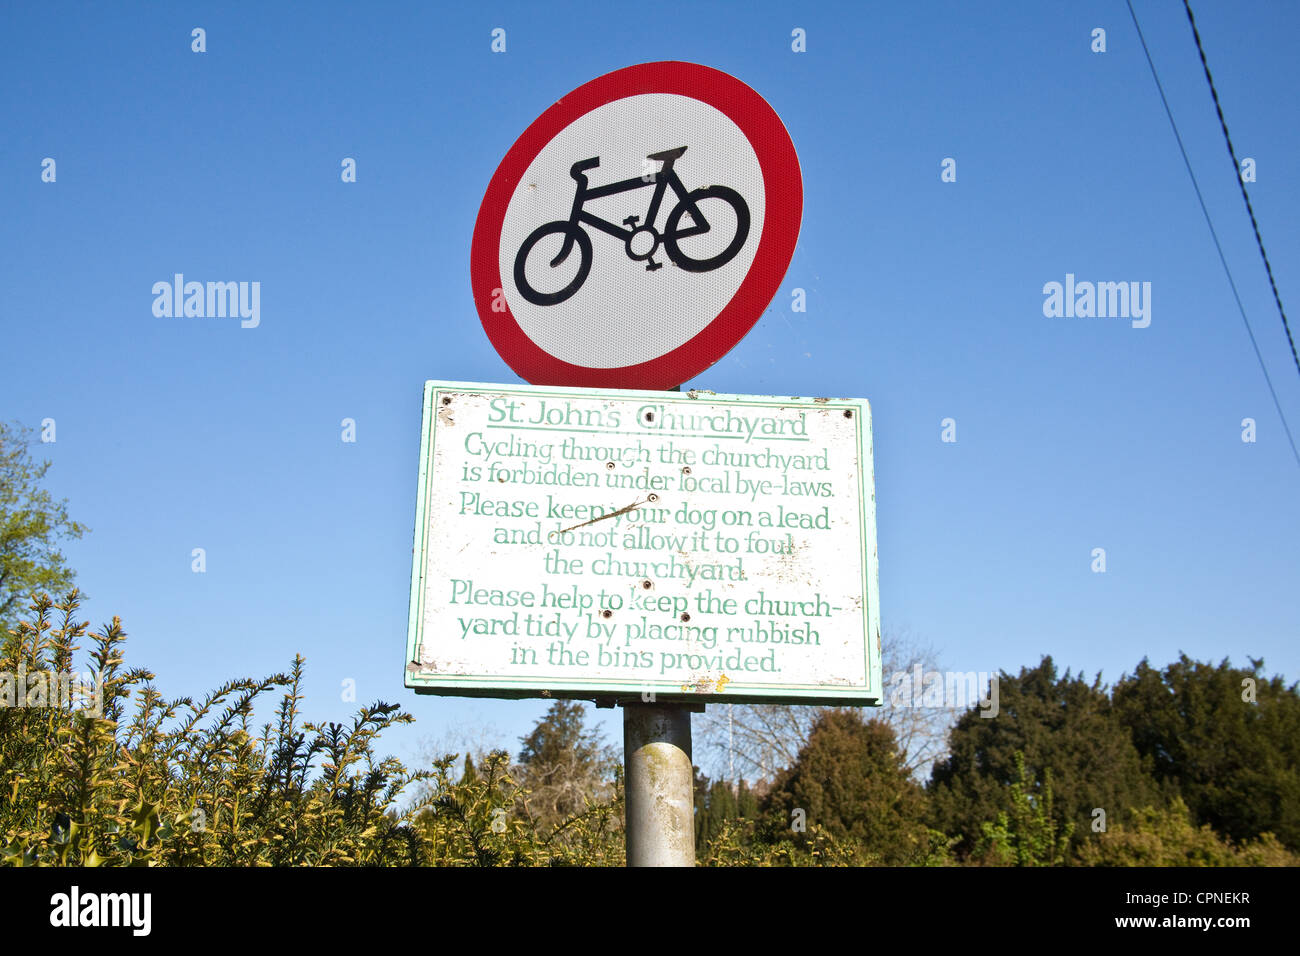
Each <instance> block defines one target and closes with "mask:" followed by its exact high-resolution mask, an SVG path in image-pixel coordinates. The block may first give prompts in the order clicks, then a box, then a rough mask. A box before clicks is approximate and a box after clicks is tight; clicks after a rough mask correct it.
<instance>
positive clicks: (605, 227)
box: [551, 146, 709, 267]
mask: <svg viewBox="0 0 1300 956" xmlns="http://www.w3.org/2000/svg"><path fill="white" fill-rule="evenodd" d="M684 152H686V147H685V146H679V147H677V148H676V149H669V150H664V151H663V152H661V153H651V154H650V155H649V156H647V157H646V158H647V159H655V160H659V161H660V162H662V163H663V166H662V167H660V169H659V170H658V171H657V172H654V173H651V174H649V175H648V176H637V177H635V178H633V179H624V180H623V181H622V182H617V183H610V184H608V185H605V186H597V187H596V188H594V189H592V188H591V187H590V186H588V181H587V174H586V171H587V170H588V169H595V168H596V167H597V166H599V165H600V157H599V156H593V157H592V158H591V159H583V160H579V161H578V162H576V163H574V164H573V166H572V168H570V170H569V175H570V176H572V177H573V178H574V180H575V181H576V182H577V184H578V189H577V192H576V193H575V194H574V197H573V209H572V210H571V211H570V213H569V221H570V222H572V223H575V224H578V223H585V224H586V225H588V226H591V227H592V228H593V229H599V230H600V231H601V232H604V233H607V234H609V235H611V236H613V237H614V238H616V239H622V240H623V241H624V242H628V241H630V240H631V239H632V236H633V235H635V234H636V233H637V232H638V231H642V230H645V229H649V231H650V232H651V233H652V234H653V235H655V236H656V237H658V236H659V233H658V232H657V231H656V230H655V229H654V222H655V219H656V218H658V216H659V207H660V206H661V205H662V204H663V198H664V192H665V191H666V190H667V188H668V187H669V186H671V187H672V188H673V192H674V193H676V194H677V198H678V201H679V202H684V203H688V205H687V211H688V212H690V214H691V222H692V223H694V225H692V226H691V227H690V228H689V229H679V230H678V231H677V232H676V233H675V235H676V236H678V237H679V238H684V237H688V236H694V235H698V234H700V233H702V232H708V231H709V224H708V222H707V221H706V220H705V218H704V216H703V215H702V214H701V213H700V211H699V206H698V205H697V204H696V203H694V202H691V201H689V200H688V199H687V195H688V192H689V191H688V190H687V189H686V187H685V186H684V185H682V181H681V178H680V177H679V176H678V175H677V173H676V172H675V171H674V170H673V163H674V162H676V161H677V159H679V158H680V157H681V155H682V153H684ZM646 186H654V187H655V191H654V195H653V196H651V197H650V208H649V209H647V210H646V215H645V221H644V223H643V224H642V225H640V226H636V227H634V226H632V225H628V227H627V228H626V229H625V228H622V227H620V226H619V225H617V224H616V223H612V222H610V221H608V220H606V219H601V218H600V217H599V216H596V215H593V214H592V213H589V212H587V211H586V210H584V209H583V208H582V207H583V206H584V205H586V203H587V202H588V201H589V200H593V199H604V198H605V197H606V196H616V195H618V194H619V193H625V192H631V191H632V190H635V189H644V188H645V187H646ZM573 242H574V240H573V236H572V235H566V236H565V239H564V245H563V246H561V248H560V252H559V255H557V256H556V257H555V259H554V260H552V262H551V266H552V267H555V266H557V265H559V264H560V263H562V262H563V261H564V260H565V259H567V258H568V257H569V253H570V252H571V251H572V250H573Z"/></svg>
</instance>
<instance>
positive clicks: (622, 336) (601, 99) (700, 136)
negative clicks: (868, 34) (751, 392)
mask: <svg viewBox="0 0 1300 956" xmlns="http://www.w3.org/2000/svg"><path fill="white" fill-rule="evenodd" d="M802 214H803V180H802V178H801V175H800V172H799V161H798V158H797V157H796V156H795V151H794V145H793V144H792V143H791V141H790V136H789V134H788V133H787V132H786V129H785V126H784V125H783V124H782V123H781V120H780V118H779V117H778V116H777V115H776V113H775V111H773V109H772V107H771V106H769V105H768V104H767V102H766V101H764V100H763V98H762V97H761V96H759V95H758V94H757V93H755V92H754V91H753V90H752V89H750V88H749V87H748V86H746V85H745V84H744V83H742V82H740V81H739V80H737V79H735V78H734V77H732V76H729V75H727V74H726V73H722V72H720V71H718V70H714V69H710V68H709V67H705V66H699V65H696V64H692V63H677V62H663V63H645V64H641V65H639V66H632V67H627V68H626V69H622V70H617V71H615V72H613V73H609V74H606V75H605V76H602V77H599V78H597V79H595V80H592V81H591V82H589V83H587V84H585V85H583V86H581V87H579V88H578V89H576V90H574V91H573V92H572V93H570V94H569V95H567V96H565V97H564V98H563V99H561V100H560V101H559V102H557V103H555V104H554V105H553V106H551V108H550V109H548V110H546V112H544V113H543V114H542V115H541V116H540V117H539V118H538V119H537V120H536V121H535V122H533V124H532V125H531V126H529V127H528V129H527V130H525V131H524V133H523V135H522V136H520V137H519V140H518V141H517V142H516V143H515V144H514V146H512V147H511V148H510V150H509V152H507V153H506V156H505V158H504V159H503V160H502V162H501V165H500V167H498V169H497V171H496V174H495V175H494V176H493V177H492V180H491V183H490V184H489V185H488V189H487V193H486V195H485V196H484V197H483V204H482V207H481V208H480V210H479V215H478V220H477V222H476V223H475V226H474V239H473V244H472V248H471V253H470V273H471V282H472V285H473V290H474V301H475V304H476V305H477V307H478V311H479V316H480V318H481V319H482V321H483V328H484V329H485V330H486V332H487V334H488V338H489V339H490V340H491V341H492V344H493V346H495V348H496V350H497V351H498V352H499V353H500V354H501V356H502V358H504V359H505V360H506V362H507V363H508V364H509V365H510V367H511V368H512V369H514V370H515V372H516V373H518V374H519V375H520V376H521V377H522V378H523V379H525V380H526V381H528V382H531V383H533V384H535V385H565V386H580V387H593V388H601V387H604V388H636V389H668V388H674V387H676V386H678V385H680V384H681V383H683V382H685V381H687V380H688V379H690V378H692V377H694V376H696V375H698V374H699V373H700V372H702V371H704V370H705V369H707V368H708V367H709V366H711V365H713V364H714V363H715V362H717V361H718V360H719V359H720V358H722V356H723V355H725V354H726V353H727V351H728V350H730V349H731V348H732V346H734V345H735V344H736V343H737V342H739V341H740V339H741V338H742V337H743V336H744V335H745V333H746V332H748V331H749V330H750V328H752V327H753V325H754V323H755V322H757V321H758V319H759V317H760V316H761V315H762V313H763V310H764V309H766V308H767V306H768V304H769V303H770V302H771V301H772V297H773V295H775V293H776V291H777V287H778V286H779V285H780V282H781V280H782V278H783V277H784V276H785V271H786V269H787V267H788V266H789V264H790V259H791V257H792V256H793V254H794V247H795V242H796V240H797V239H798V236H799V225H800V221H801V218H802Z"/></svg>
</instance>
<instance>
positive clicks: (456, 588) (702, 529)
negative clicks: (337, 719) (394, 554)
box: [406, 382, 881, 703]
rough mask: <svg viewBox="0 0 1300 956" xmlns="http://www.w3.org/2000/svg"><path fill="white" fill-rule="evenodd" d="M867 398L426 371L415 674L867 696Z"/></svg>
mask: <svg viewBox="0 0 1300 956" xmlns="http://www.w3.org/2000/svg"><path fill="white" fill-rule="evenodd" d="M870 414H871V413H870V407H869V406H868V404H867V403H866V401H864V400H858V399H794V398H791V399H786V398H766V397H760V396H726V395H714V394H712V393H673V392H669V393H663V392H630V391H623V390H598V389H565V388H547V387H536V386H498V385H475V384H466V383H456V382H429V383H427V384H426V386H425V407H424V437H423V442H422V446H421V461H420V490H419V504H418V506H417V513H416V533H415V560H414V565H413V569H412V580H411V612H410V625H409V632H408V639H407V657H406V660H407V664H406V686H408V687H412V688H415V689H416V690H417V691H423V692H427V693H437V694H465V695H478V696H492V697H525V696H548V697H578V698H587V699H600V698H622V699H641V700H650V699H652V695H653V699H667V700H676V699H683V698H690V699H692V700H700V699H701V697H707V698H708V699H711V700H714V701H717V702H725V701H733V702H739V701H762V700H790V701H792V702H804V703H811V702H823V703H878V702H879V700H880V697H881V674H880V637H879V612H878V609H877V573H876V535H875V495H874V490H873V488H874V481H873V477H872V460H871V419H870Z"/></svg>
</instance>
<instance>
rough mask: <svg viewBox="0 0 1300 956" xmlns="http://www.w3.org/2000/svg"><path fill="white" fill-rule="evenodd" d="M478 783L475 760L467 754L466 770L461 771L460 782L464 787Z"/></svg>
mask: <svg viewBox="0 0 1300 956" xmlns="http://www.w3.org/2000/svg"><path fill="white" fill-rule="evenodd" d="M477 781H478V771H477V770H475V769H474V758H473V757H471V756H470V755H469V754H468V753H467V754H465V768H464V769H463V770H462V771H461V774H460V782H461V785H462V786H467V785H470V784H473V783H476V782H477Z"/></svg>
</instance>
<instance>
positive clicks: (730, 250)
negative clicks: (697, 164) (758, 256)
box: [664, 186, 749, 272]
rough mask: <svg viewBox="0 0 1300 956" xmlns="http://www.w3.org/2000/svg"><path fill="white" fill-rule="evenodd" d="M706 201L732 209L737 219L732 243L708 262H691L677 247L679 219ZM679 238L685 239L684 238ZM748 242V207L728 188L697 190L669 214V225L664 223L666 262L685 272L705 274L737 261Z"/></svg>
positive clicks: (703, 188) (739, 196) (695, 260)
mask: <svg viewBox="0 0 1300 956" xmlns="http://www.w3.org/2000/svg"><path fill="white" fill-rule="evenodd" d="M706 199H713V200H719V201H721V202H725V203H727V204H728V205H729V206H731V208H732V211H733V213H734V214H735V217H736V234H735V236H733V237H732V239H731V242H729V243H728V244H727V247H726V248H725V249H723V250H722V251H721V252H719V253H718V254H717V255H714V256H710V257H708V258H707V259H694V258H692V257H690V256H688V255H686V254H685V253H684V252H682V250H681V248H680V247H679V246H678V244H677V240H678V235H677V234H678V229H679V227H680V226H681V222H682V216H683V215H684V214H685V213H687V212H689V211H690V209H691V207H692V206H695V205H696V204H698V203H700V202H701V201H702V200H706ZM705 212H707V210H705ZM691 218H692V219H694V218H695V217H694V216H692V217H691ZM712 231H713V230H712V227H710V229H709V232H712ZM699 235H707V233H699ZM682 238H687V237H686V236H683V237H682ZM748 238H749V206H748V205H747V204H746V203H745V200H744V199H743V198H742V197H741V195H740V193H738V192H736V191H735V190H734V189H731V188H730V187H728V186H703V187H701V188H700V189H693V190H691V191H690V192H689V193H687V194H686V196H685V197H684V198H683V199H682V201H681V202H679V203H678V204H677V206H676V207H675V208H674V209H673V211H672V212H671V213H669V214H668V221H667V222H666V223H664V249H665V250H666V251H667V253H668V256H669V258H671V259H672V260H673V262H674V263H676V264H677V267H678V268H680V269H685V270H686V271H687V272H708V271H710V270H711V269H717V268H719V267H720V266H724V265H726V264H727V263H728V262H730V261H731V260H732V259H734V258H735V257H736V253H738V252H740V249H741V247H742V246H743V245H744V244H745V240H746V239H748Z"/></svg>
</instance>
